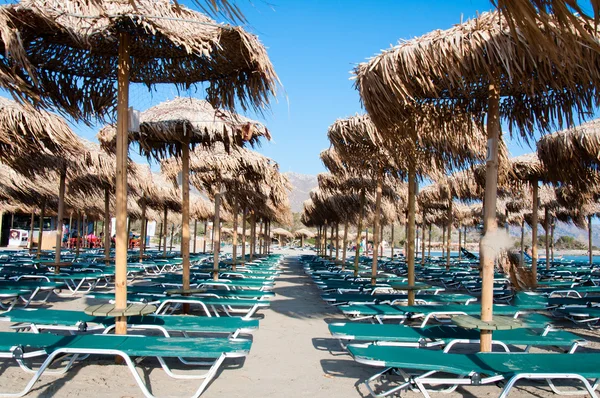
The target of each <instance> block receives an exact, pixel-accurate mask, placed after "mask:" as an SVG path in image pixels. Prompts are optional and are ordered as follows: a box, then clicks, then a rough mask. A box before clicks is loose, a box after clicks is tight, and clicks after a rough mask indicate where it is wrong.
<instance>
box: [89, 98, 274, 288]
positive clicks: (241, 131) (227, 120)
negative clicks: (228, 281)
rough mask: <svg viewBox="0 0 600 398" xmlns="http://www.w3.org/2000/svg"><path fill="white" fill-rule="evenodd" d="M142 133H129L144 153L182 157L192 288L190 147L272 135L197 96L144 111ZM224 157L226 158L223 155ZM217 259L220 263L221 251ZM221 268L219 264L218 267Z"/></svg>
mask: <svg viewBox="0 0 600 398" xmlns="http://www.w3.org/2000/svg"><path fill="white" fill-rule="evenodd" d="M140 122H141V123H140V132H139V133H131V134H129V138H130V140H131V141H135V142H136V143H138V145H139V147H140V150H141V153H142V154H143V155H145V156H147V157H152V158H154V159H156V160H160V159H162V158H164V157H166V156H168V155H170V156H180V157H181V176H182V183H181V191H182V201H181V203H182V212H181V214H182V230H181V257H182V259H183V289H185V290H187V289H189V288H190V273H189V272H190V247H189V244H190V230H189V211H190V203H189V194H190V193H189V192H190V191H189V189H190V183H189V177H190V147H192V148H194V147H195V146H196V145H203V146H211V145H214V144H215V143H217V142H220V143H223V144H224V151H223V152H225V156H224V157H225V158H226V155H227V153H226V150H227V149H229V148H230V147H231V146H238V145H242V144H243V143H244V142H250V143H253V142H255V141H257V140H258V137H260V136H266V137H267V138H270V136H269V133H268V131H267V130H266V129H265V128H264V127H263V126H260V125H258V124H257V122H254V121H251V120H249V119H246V118H243V117H241V116H238V115H235V114H233V113H231V112H228V111H222V110H217V109H215V108H213V107H212V106H211V105H210V104H209V103H208V102H207V101H203V100H199V99H194V98H176V99H174V100H171V101H166V102H163V103H161V104H159V105H156V106H154V107H152V108H150V109H148V110H146V111H144V112H143V113H142V114H141V117H140ZM114 131H115V130H114V129H104V130H103V131H102V132H101V134H100V135H99V138H100V139H101V141H102V142H103V144H104V145H107V146H110V145H112V144H113V143H114V141H115V139H116V134H114ZM221 160H223V159H222V158H221ZM218 206H219V205H218V199H217V200H215V223H216V224H217V225H218V219H217V217H218V210H217V209H218ZM216 252H217V254H216V255H215V261H217V262H218V250H217V251H216ZM217 269H218V267H217Z"/></svg>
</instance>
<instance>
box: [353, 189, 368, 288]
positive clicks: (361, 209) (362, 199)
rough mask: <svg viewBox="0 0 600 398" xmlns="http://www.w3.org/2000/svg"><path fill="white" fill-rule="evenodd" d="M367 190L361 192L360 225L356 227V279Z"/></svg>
mask: <svg viewBox="0 0 600 398" xmlns="http://www.w3.org/2000/svg"><path fill="white" fill-rule="evenodd" d="M365 200H366V193H365V188H362V189H361V190H360V209H359V213H358V225H357V226H356V252H355V254H354V277H357V276H358V260H359V257H360V236H361V235H362V222H363V217H364V215H365Z"/></svg>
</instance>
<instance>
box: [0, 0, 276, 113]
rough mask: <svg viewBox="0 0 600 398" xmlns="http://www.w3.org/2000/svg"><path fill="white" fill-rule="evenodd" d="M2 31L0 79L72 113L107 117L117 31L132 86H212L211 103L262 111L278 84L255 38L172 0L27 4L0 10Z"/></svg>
mask: <svg viewBox="0 0 600 398" xmlns="http://www.w3.org/2000/svg"><path fill="white" fill-rule="evenodd" d="M0 32H1V38H2V39H1V41H2V45H3V47H4V48H5V50H6V52H5V54H6V55H5V56H4V57H3V58H2V59H1V63H2V66H3V67H2V73H0V82H1V83H2V85H3V86H4V87H6V88H8V89H9V90H11V92H12V94H13V95H14V96H16V97H17V98H19V99H25V100H30V101H33V102H35V103H38V104H42V105H54V106H56V107H58V108H60V109H61V111H64V112H67V113H69V114H71V115H72V116H74V117H76V118H81V117H83V118H89V117H97V116H105V115H111V114H112V111H113V107H114V105H115V102H116V88H117V87H116V85H114V84H113V82H114V81H115V80H116V74H117V71H116V68H115V65H117V55H118V43H119V39H120V37H119V36H120V34H121V33H127V34H131V37H132V41H131V55H132V56H133V58H134V60H135V61H134V62H133V63H132V70H131V74H130V79H131V81H132V82H139V83H144V84H146V85H148V86H150V85H153V84H158V83H174V84H177V85H179V86H181V87H182V88H187V87H189V86H190V85H191V84H194V83H196V82H202V81H204V82H210V84H209V86H208V87H207V94H208V99H209V101H210V102H211V103H212V104H214V105H218V106H220V107H224V108H228V109H234V108H235V105H236V103H237V104H239V105H241V106H242V108H244V109H247V108H256V109H258V108H261V107H262V106H263V105H264V104H265V103H267V102H268V97H269V96H270V95H271V94H272V93H274V92H275V90H276V85H277V83H278V79H277V76H276V74H275V72H274V70H273V67H272V65H271V62H270V60H269V58H268V56H267V53H266V50H265V48H264V46H263V45H262V44H261V43H260V42H259V41H258V39H257V38H256V37H255V36H253V35H251V34H249V33H247V32H245V31H244V30H243V29H242V28H238V27H232V26H227V25H221V24H217V23H216V22H214V21H213V20H212V19H210V18H208V17H207V16H205V15H203V14H201V13H198V12H195V11H193V10H190V9H188V8H186V7H183V6H181V5H178V4H174V3H173V2H171V1H161V2H155V1H150V0H136V1H135V2H124V1H119V0H108V1H102V2H100V1H92V2H88V1H79V0H67V1H43V0H25V1H21V2H19V3H17V4H10V5H5V6H3V7H2V8H0ZM82 61H84V62H83V65H84V66H82V64H81V62H82Z"/></svg>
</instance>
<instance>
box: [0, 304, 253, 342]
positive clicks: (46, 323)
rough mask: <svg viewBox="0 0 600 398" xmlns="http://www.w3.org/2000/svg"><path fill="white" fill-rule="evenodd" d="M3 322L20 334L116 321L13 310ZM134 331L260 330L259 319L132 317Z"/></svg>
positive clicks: (100, 327)
mask: <svg viewBox="0 0 600 398" xmlns="http://www.w3.org/2000/svg"><path fill="white" fill-rule="evenodd" d="M0 320H3V321H8V322H11V323H14V324H17V325H16V326H15V327H14V328H15V329H17V330H23V329H27V330H32V331H34V332H41V331H45V330H67V331H77V332H90V331H98V332H102V333H108V332H110V331H111V330H112V329H113V327H114V320H115V318H114V317H104V316H93V315H87V314H85V313H84V312H80V311H68V310H50V309H37V310H12V311H9V312H5V313H3V314H1V315H0ZM127 326H128V328H131V329H137V330H141V329H154V330H159V331H160V332H161V333H163V334H164V335H165V336H166V337H169V336H170V335H171V334H172V333H173V332H177V333H182V334H183V335H185V336H187V335H189V334H190V333H211V334H228V335H230V337H237V336H238V335H239V334H241V333H244V334H246V333H252V332H253V331H254V330H256V329H258V320H257V319H242V318H240V317H218V318H217V317H197V316H178V315H163V316H158V315H148V316H131V317H128V318H127Z"/></svg>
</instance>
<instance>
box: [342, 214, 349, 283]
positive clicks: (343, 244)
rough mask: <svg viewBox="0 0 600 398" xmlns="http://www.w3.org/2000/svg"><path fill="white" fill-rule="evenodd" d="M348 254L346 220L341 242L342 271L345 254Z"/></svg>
mask: <svg viewBox="0 0 600 398" xmlns="http://www.w3.org/2000/svg"><path fill="white" fill-rule="evenodd" d="M347 252H348V220H346V221H344V237H343V240H342V271H344V270H345V269H346V253H347Z"/></svg>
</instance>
